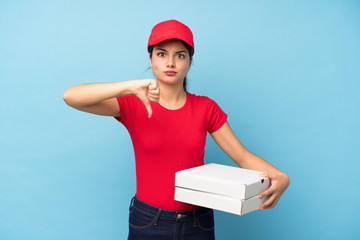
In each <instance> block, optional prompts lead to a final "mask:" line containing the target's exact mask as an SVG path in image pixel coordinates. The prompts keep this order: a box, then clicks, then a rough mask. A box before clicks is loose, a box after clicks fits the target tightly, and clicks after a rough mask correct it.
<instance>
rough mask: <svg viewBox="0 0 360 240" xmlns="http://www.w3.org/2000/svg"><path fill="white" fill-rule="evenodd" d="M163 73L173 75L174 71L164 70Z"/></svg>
mask: <svg viewBox="0 0 360 240" xmlns="http://www.w3.org/2000/svg"><path fill="white" fill-rule="evenodd" d="M164 73H165V74H166V75H168V76H174V75H175V74H176V72H174V71H165V72H164Z"/></svg>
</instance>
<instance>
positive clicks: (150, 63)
mask: <svg viewBox="0 0 360 240" xmlns="http://www.w3.org/2000/svg"><path fill="white" fill-rule="evenodd" d="M149 65H150V68H152V60H151V57H150V53H149Z"/></svg>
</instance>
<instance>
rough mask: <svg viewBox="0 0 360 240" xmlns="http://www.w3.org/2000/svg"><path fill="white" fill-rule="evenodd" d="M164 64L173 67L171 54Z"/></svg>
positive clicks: (173, 62)
mask: <svg viewBox="0 0 360 240" xmlns="http://www.w3.org/2000/svg"><path fill="white" fill-rule="evenodd" d="M166 66H167V67H170V68H173V67H175V61H174V58H173V57H171V56H169V57H168V59H167V62H166Z"/></svg>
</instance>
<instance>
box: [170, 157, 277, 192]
mask: <svg viewBox="0 0 360 240" xmlns="http://www.w3.org/2000/svg"><path fill="white" fill-rule="evenodd" d="M261 173H262V172H259V171H254V170H249V169H244V168H239V167H232V166H226V165H221V164H216V163H210V164H206V165H202V166H198V167H194V168H189V169H185V170H182V171H178V172H176V174H175V187H181V188H187V189H192V190H198V191H202V192H209V193H214V194H218V195H224V196H228V197H233V198H237V199H248V198H251V197H254V196H256V195H259V194H260V193H262V192H263V191H265V190H266V189H268V188H269V187H270V180H269V179H268V178H264V177H260V176H259V175H260V174H261Z"/></svg>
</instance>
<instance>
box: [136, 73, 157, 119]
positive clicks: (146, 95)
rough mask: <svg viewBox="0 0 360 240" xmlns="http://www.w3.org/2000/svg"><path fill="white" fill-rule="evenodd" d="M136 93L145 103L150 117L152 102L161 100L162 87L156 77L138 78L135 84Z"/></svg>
mask: <svg viewBox="0 0 360 240" xmlns="http://www.w3.org/2000/svg"><path fill="white" fill-rule="evenodd" d="M135 95H136V96H137V97H138V98H139V99H140V100H141V101H142V102H143V103H144V105H145V107H146V110H147V112H148V117H149V118H151V116H152V108H151V104H150V102H159V99H160V88H159V84H158V82H157V80H156V79H144V80H138V81H137V82H136V86H135Z"/></svg>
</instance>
